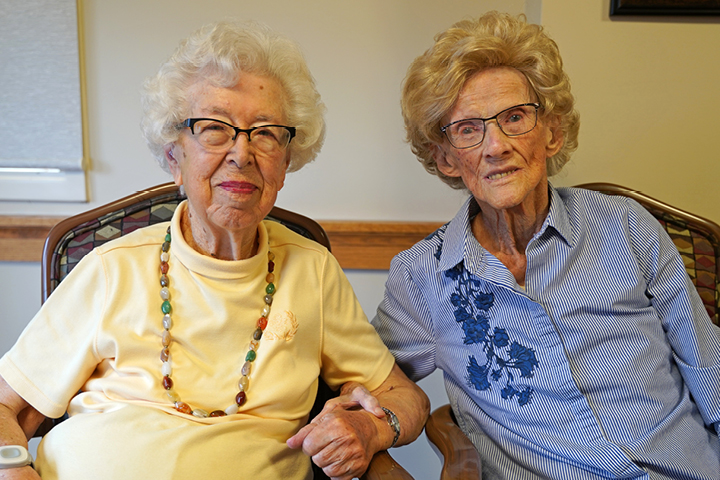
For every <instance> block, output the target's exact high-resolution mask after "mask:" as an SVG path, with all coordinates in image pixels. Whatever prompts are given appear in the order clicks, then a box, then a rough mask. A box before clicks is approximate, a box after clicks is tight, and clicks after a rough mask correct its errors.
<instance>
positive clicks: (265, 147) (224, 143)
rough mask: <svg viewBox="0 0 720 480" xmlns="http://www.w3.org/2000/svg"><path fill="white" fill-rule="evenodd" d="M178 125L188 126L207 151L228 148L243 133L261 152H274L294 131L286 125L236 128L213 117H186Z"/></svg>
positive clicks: (291, 137)
mask: <svg viewBox="0 0 720 480" xmlns="http://www.w3.org/2000/svg"><path fill="white" fill-rule="evenodd" d="M179 126H180V127H187V128H189V129H190V131H191V132H192V134H193V136H194V137H195V139H197V141H198V142H199V143H200V145H202V146H203V147H204V148H205V149H206V150H209V151H223V150H228V149H229V148H231V147H232V146H233V144H234V143H235V140H236V139H237V136H238V135H239V134H240V133H244V134H245V135H247V136H248V141H249V142H250V145H251V146H252V147H253V148H255V149H257V150H259V151H261V152H263V153H276V152H279V151H282V150H284V149H285V148H287V146H288V145H289V144H290V140H292V139H293V137H295V133H296V130H295V127H288V126H286V125H260V126H257V127H252V128H238V127H236V126H235V125H230V124H229V123H227V122H223V121H222V120H217V119H214V118H188V119H186V120H184V121H183V122H182V123H180V124H179Z"/></svg>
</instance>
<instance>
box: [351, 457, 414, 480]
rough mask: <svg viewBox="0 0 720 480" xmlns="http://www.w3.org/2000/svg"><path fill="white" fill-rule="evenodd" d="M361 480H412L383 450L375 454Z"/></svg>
mask: <svg viewBox="0 0 720 480" xmlns="http://www.w3.org/2000/svg"><path fill="white" fill-rule="evenodd" d="M360 479H361V480H392V479H399V480H414V479H413V477H412V475H410V474H409V473H408V472H407V471H406V470H405V469H404V468H403V467H401V466H400V464H399V463H397V462H396V461H395V459H393V458H392V456H391V455H390V454H389V453H388V452H387V450H383V451H381V452H378V453H376V454H375V456H374V457H373V458H372V460H371V461H370V466H369V467H368V469H367V471H366V472H365V474H364V475H363V476H362V477H360Z"/></svg>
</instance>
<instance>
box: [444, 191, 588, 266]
mask: <svg viewBox="0 0 720 480" xmlns="http://www.w3.org/2000/svg"><path fill="white" fill-rule="evenodd" d="M548 188H549V198H550V210H549V212H548V216H547V218H545V221H544V222H543V225H542V227H541V228H540V231H539V232H538V233H537V234H536V235H535V238H539V237H540V236H542V235H545V234H546V232H547V234H552V232H555V233H557V234H558V235H559V236H560V237H561V238H562V239H563V240H564V241H565V243H567V244H568V245H569V246H572V245H573V243H574V242H573V241H572V228H571V226H570V219H569V216H568V212H567V208H566V206H565V203H564V202H563V199H562V197H561V196H560V194H559V193H558V191H557V189H555V187H553V186H552V185H551V184H550V183H548ZM479 211H480V207H479V206H478V204H477V201H475V198H473V196H472V195H471V196H470V197H469V198H468V199H467V200H466V201H465V203H464V204H463V206H462V207H461V208H460V210H459V211H458V213H457V214H456V215H455V218H453V219H452V220H451V221H450V223H449V224H448V227H447V230H446V231H445V238H444V239H443V245H442V252H441V255H440V262H439V263H438V271H444V270H449V269H451V268H453V267H454V266H455V265H457V264H458V263H460V262H462V261H465V262H466V267H468V268H469V269H470V270H471V271H480V270H482V269H483V267H484V264H485V263H486V260H485V252H486V250H485V249H484V248H483V247H482V246H481V245H480V244H479V243H478V241H477V240H476V239H475V237H474V236H473V234H472V230H471V227H470V222H471V220H472V219H473V217H475V215H477V214H478V212H479Z"/></svg>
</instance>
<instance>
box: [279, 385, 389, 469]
mask: <svg viewBox="0 0 720 480" xmlns="http://www.w3.org/2000/svg"><path fill="white" fill-rule="evenodd" d="M384 417H385V412H384V411H383V410H382V408H380V402H379V401H378V400H377V398H375V397H374V396H373V395H372V394H371V393H370V392H369V391H368V390H367V389H366V388H365V387H363V386H362V385H360V384H359V383H357V382H348V383H346V384H345V385H343V387H342V389H341V391H340V396H339V397H337V398H333V399H331V400H328V402H327V403H326V404H325V406H324V407H323V409H322V411H321V412H320V413H319V414H318V415H317V416H316V417H315V418H314V419H312V421H311V422H310V423H308V424H307V425H305V426H304V427H303V428H301V429H300V431H298V433H296V434H295V435H293V436H292V437H290V438H289V439H288V441H287V445H288V446H289V447H290V448H302V450H303V452H304V453H305V454H306V455H308V456H310V457H311V458H312V461H313V462H314V463H315V465H317V466H318V467H320V468H322V469H323V471H324V472H325V474H326V475H327V476H329V477H330V478H331V479H333V480H350V479H352V478H355V477H359V476H360V475H362V474H363V473H365V470H367V467H368V465H369V464H370V460H372V457H373V455H374V454H375V453H376V452H378V451H380V450H383V449H384V448H386V447H387V446H389V442H388V443H387V445H384V443H383V440H382V439H385V438H386V437H387V436H388V435H390V440H392V433H391V429H390V427H389V426H388V427H387V432H383V430H380V429H379V428H378V424H379V423H378V421H377V419H381V421H382V423H386V420H385V418H384ZM381 432H383V433H384V434H385V435H383V434H381Z"/></svg>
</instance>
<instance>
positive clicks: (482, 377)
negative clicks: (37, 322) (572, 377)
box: [445, 263, 539, 406]
mask: <svg viewBox="0 0 720 480" xmlns="http://www.w3.org/2000/svg"><path fill="white" fill-rule="evenodd" d="M445 276H446V277H448V278H450V279H452V280H453V281H455V282H456V283H457V288H456V290H455V292H454V293H453V294H452V295H451V296H450V302H451V303H452V305H453V306H454V307H455V311H454V315H455V320H456V321H457V322H458V323H459V324H461V325H462V329H463V333H464V334H465V338H464V339H463V342H464V343H465V344H466V345H474V344H481V345H482V346H483V350H484V351H485V354H486V357H487V363H485V364H484V365H480V364H479V363H478V361H477V359H476V358H475V356H474V355H471V356H470V357H469V359H468V367H467V372H468V384H469V385H470V386H471V387H473V388H476V389H477V390H479V391H482V390H488V389H489V388H490V387H491V381H493V382H500V381H501V379H502V378H503V377H505V387H504V388H503V389H502V390H501V392H500V393H501V395H502V398H504V399H505V400H512V399H513V398H516V399H517V402H518V404H519V405H520V406H523V405H527V404H528V403H530V401H531V400H532V395H533V391H534V390H533V389H532V388H531V387H529V386H522V385H518V384H516V383H515V376H516V375H519V378H531V377H532V376H533V373H534V370H535V367H537V366H538V365H539V363H538V360H537V358H536V357H535V351H534V350H533V349H532V348H528V347H525V346H523V345H520V344H519V343H517V342H515V341H512V342H511V340H510V336H509V335H508V333H507V331H506V330H505V329H504V328H498V327H495V328H493V329H492V333H491V326H490V318H489V317H490V309H491V308H492V306H493V302H494V301H495V296H494V295H493V294H492V293H485V292H482V291H480V282H479V281H478V280H476V279H473V278H470V275H469V274H468V272H467V271H466V270H465V267H464V265H463V264H462V263H460V264H458V265H456V266H455V267H454V268H452V269H450V270H448V271H447V272H445Z"/></svg>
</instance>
